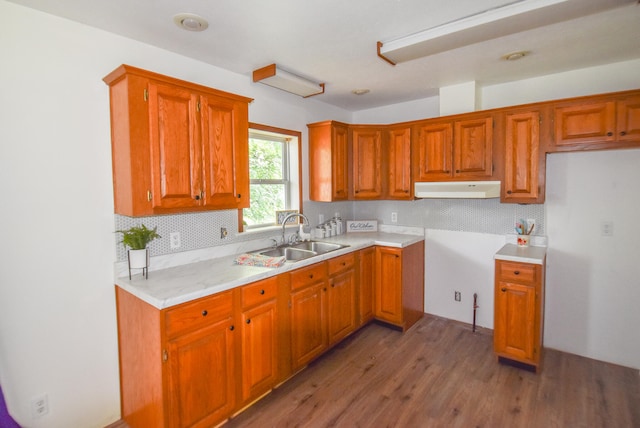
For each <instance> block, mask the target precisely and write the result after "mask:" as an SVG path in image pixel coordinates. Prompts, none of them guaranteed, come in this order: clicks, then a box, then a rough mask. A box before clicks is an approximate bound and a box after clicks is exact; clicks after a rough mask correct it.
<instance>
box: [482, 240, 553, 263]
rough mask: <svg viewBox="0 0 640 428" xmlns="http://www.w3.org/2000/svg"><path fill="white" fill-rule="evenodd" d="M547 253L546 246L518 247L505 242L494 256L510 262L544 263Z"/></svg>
mask: <svg viewBox="0 0 640 428" xmlns="http://www.w3.org/2000/svg"><path fill="white" fill-rule="evenodd" d="M546 255H547V247H537V246H529V247H520V246H518V245H516V244H506V245H505V246H504V247H502V248H501V249H500V250H499V251H498V252H497V253H496V255H495V256H494V258H495V259H496V260H508V261H512V262H521V263H532V264H536V265H542V264H544V259H545V257H546Z"/></svg>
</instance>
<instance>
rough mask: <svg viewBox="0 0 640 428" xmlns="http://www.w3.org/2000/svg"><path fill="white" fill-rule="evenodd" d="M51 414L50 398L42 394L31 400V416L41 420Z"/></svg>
mask: <svg viewBox="0 0 640 428" xmlns="http://www.w3.org/2000/svg"><path fill="white" fill-rule="evenodd" d="M47 413H49V397H48V396H47V394H42V395H39V396H37V397H34V398H32V399H31V416H33V418H34V419H35V418H41V417H43V416H44V415H46V414H47Z"/></svg>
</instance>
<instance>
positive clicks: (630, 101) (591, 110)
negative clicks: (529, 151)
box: [554, 95, 640, 151]
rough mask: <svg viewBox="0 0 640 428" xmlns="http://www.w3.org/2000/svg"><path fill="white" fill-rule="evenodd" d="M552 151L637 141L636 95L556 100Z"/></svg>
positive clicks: (639, 112) (639, 109) (639, 107)
mask: <svg viewBox="0 0 640 428" xmlns="http://www.w3.org/2000/svg"><path fill="white" fill-rule="evenodd" d="M554 112H555V139H554V149H555V150H556V151H566V150H588V149H606V148H609V147H611V148H620V147H624V146H625V143H629V142H640V96H638V95H618V96H616V95H614V96H609V97H602V96H596V97H584V98H580V99H578V100H574V101H569V102H565V103H558V104H556V107H555V109H554Z"/></svg>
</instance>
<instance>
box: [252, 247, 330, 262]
mask: <svg viewBox="0 0 640 428" xmlns="http://www.w3.org/2000/svg"><path fill="white" fill-rule="evenodd" d="M259 253H260V254H262V255H263V256H269V257H282V256H285V259H286V260H289V261H298V260H304V259H308V258H309V257H313V256H317V255H318V253H316V252H314V251H309V250H304V249H300V248H292V247H278V248H272V249H271V250H266V251H260V252H259Z"/></svg>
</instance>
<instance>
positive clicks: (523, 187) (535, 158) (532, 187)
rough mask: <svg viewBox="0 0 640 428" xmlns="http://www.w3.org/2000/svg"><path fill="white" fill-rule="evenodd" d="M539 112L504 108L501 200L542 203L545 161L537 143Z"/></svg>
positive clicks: (539, 131)
mask: <svg viewBox="0 0 640 428" xmlns="http://www.w3.org/2000/svg"><path fill="white" fill-rule="evenodd" d="M542 116H543V113H542V112H541V111H540V110H533V111H507V112H505V113H504V114H503V115H502V116H501V119H502V120H500V122H501V123H502V122H504V124H503V125H502V126H503V130H504V136H503V139H504V178H503V180H502V189H501V191H502V195H501V201H502V202H512V203H537V204H540V203H543V202H544V194H545V192H544V177H545V168H544V165H545V162H544V150H543V149H542V148H541V147H540V135H541V123H542Z"/></svg>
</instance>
